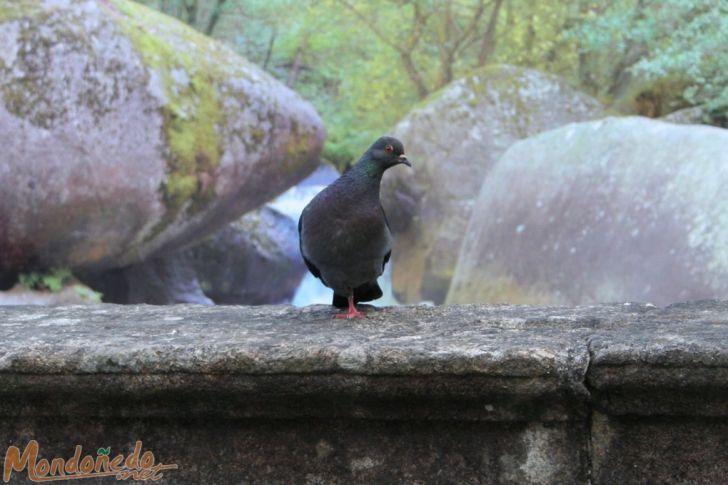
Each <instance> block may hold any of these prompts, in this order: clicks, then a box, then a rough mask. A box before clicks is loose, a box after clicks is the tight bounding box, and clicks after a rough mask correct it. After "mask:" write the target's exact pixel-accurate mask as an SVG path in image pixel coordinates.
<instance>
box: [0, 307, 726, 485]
mask: <svg viewBox="0 0 728 485" xmlns="http://www.w3.org/2000/svg"><path fill="white" fill-rule="evenodd" d="M368 313H369V318H368V319H367V320H363V321H341V320H332V319H331V310H330V309H329V307H325V306H313V307H307V308H304V309H298V308H293V307H288V306H268V307H223V306H217V307H198V306H170V307H153V306H143V305H142V306H114V305H103V306H98V307H81V306H76V307H61V308H46V307H4V308H0V339H1V340H0V341H2V343H3V345H2V347H0V440H1V441H0V442H1V443H3V449H2V450H0V451H1V452H2V453H3V455H2V456H3V457H5V450H6V449H7V447H9V446H16V447H18V448H19V450H20V451H21V452H22V451H23V450H24V449H25V446H26V444H27V443H28V442H29V441H30V440H36V441H37V442H38V444H39V448H40V453H39V456H38V459H39V460H40V459H41V458H46V459H48V460H49V461H50V460H52V459H53V458H55V457H61V458H64V459H69V458H71V457H72V455H73V454H74V447H75V445H81V446H82V447H83V451H82V455H81V456H83V455H85V454H87V453H88V454H89V455H91V456H92V457H97V454H98V453H101V452H102V450H98V449H99V448H106V447H109V448H110V456H111V457H114V456H116V455H118V454H122V455H125V456H128V455H130V454H133V453H132V450H133V448H134V446H135V443H136V441H137V440H140V441H142V442H143V449H144V450H149V451H152V452H153V453H154V456H155V458H156V460H157V463H159V462H161V463H165V464H176V465H177V466H178V468H177V469H174V470H167V471H165V472H164V474H163V477H162V479H161V480H160V482H159V483H184V484H186V483H209V484H212V483H222V484H224V483H325V484H329V483H397V482H403V483H457V484H468V483H534V484H542V483H543V484H548V483H559V484H561V483H596V484H611V483H623V484H629V483H719V482H721V481H722V480H724V478H725V477H726V476H728V302H699V303H690V304H682V305H673V306H671V307H668V308H664V309H661V308H656V307H654V306H650V305H638V304H615V305H602V306H591V307H579V308H556V307H552V308H545V307H544V308H537V307H526V306H483V305H463V306H444V307H425V306H417V307H399V308H387V309H375V308H370V309H369V310H368ZM96 450H98V452H97V451H96ZM28 480H29V478H28V473H27V471H20V472H19V471H12V474H11V483H26V482H27V483H29V482H28ZM114 481H115V480H114V479H113V477H106V478H89V479H86V480H84V483H110V482H114Z"/></svg>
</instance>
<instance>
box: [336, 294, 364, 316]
mask: <svg viewBox="0 0 728 485" xmlns="http://www.w3.org/2000/svg"><path fill="white" fill-rule="evenodd" d="M366 317H367V316H366V315H364V314H363V313H362V312H360V311H359V310H357V309H356V305H354V296H353V295H352V296H350V297H349V311H348V312H346V313H337V314H336V315H334V318H366Z"/></svg>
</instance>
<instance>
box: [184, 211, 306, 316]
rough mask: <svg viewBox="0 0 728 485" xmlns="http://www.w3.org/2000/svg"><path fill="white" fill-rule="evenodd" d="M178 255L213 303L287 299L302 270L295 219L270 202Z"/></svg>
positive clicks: (290, 296) (257, 302) (252, 303)
mask: <svg viewBox="0 0 728 485" xmlns="http://www.w3.org/2000/svg"><path fill="white" fill-rule="evenodd" d="M183 256H184V257H185V258H186V259H187V260H188V261H189V262H190V265H191V267H192V268H193V269H194V270H195V273H196V274H197V278H198V279H199V281H200V284H201V285H202V289H203V291H204V292H205V294H206V295H207V296H208V297H209V298H210V299H212V301H214V302H215V303H218V304H228V305H230V304H237V305H240V304H243V305H262V304H271V303H290V301H291V299H292V298H293V294H294V293H295V292H296V288H298V285H299V284H300V283H301V279H303V275H304V273H305V272H306V266H305V265H304V263H303V260H302V259H301V255H300V253H299V250H298V230H297V228H296V223H295V222H293V220H291V219H290V218H289V217H287V216H285V215H283V214H281V213H280V212H278V211H277V210H275V209H272V208H270V207H269V206H264V207H262V208H260V209H257V210H255V211H252V212H249V213H248V214H245V215H244V216H243V217H241V218H240V219H238V220H237V221H235V222H231V223H230V224H228V225H227V226H225V227H224V228H222V229H221V230H219V231H217V232H216V233H215V234H213V235H212V236H210V237H209V238H207V239H206V240H205V241H203V242H201V243H200V244H198V245H196V246H194V247H192V248H190V249H188V250H185V251H184V252H183Z"/></svg>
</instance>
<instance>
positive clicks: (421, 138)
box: [382, 65, 605, 303]
mask: <svg viewBox="0 0 728 485" xmlns="http://www.w3.org/2000/svg"><path fill="white" fill-rule="evenodd" d="M603 116H605V111H604V109H603V108H602V106H601V105H600V103H599V102H598V101H596V100H595V99H593V98H591V97H589V96H587V95H585V94H583V93H580V92H578V91H576V90H574V89H573V88H571V87H569V86H568V85H567V84H566V83H565V82H564V81H562V80H561V79H559V78H558V77H555V76H552V75H549V74H545V73H542V72H539V71H535V70H532V69H525V68H520V67H515V66H508V65H503V66H492V67H488V68H486V69H483V70H481V71H479V72H477V73H475V74H473V75H471V76H469V77H467V78H464V79H461V80H458V81H455V82H454V83H452V84H450V85H449V86H448V87H446V88H444V89H443V90H442V91H440V92H438V93H436V94H435V95H433V96H432V97H431V98H430V99H429V100H428V101H427V104H425V105H424V106H422V107H420V108H417V109H415V110H414V111H413V112H412V113H410V114H409V115H408V116H406V117H405V118H404V119H403V120H402V121H401V122H400V123H399V124H398V125H397V126H396V127H395V128H394V130H393V134H394V135H395V136H397V137H398V138H400V139H401V140H402V141H403V142H404V146H405V151H406V152H407V155H408V157H409V158H410V159H411V160H413V163H414V169H413V170H412V171H406V170H403V171H401V172H398V173H394V171H390V172H391V173H387V174H385V177H384V180H383V182H382V202H383V205H384V208H385V210H386V212H387V216H388V218H389V220H390V224H391V226H392V228H393V229H394V230H395V231H396V232H401V234H397V237H395V247H394V250H393V252H392V257H393V272H392V278H393V285H394V291H395V295H396V296H397V297H398V298H400V299H401V300H402V301H404V302H408V303H417V302H419V301H421V300H431V301H433V302H435V303H442V302H443V301H444V300H445V296H446V295H447V291H448V288H449V285H450V280H451V278H452V275H453V272H454V270H455V265H456V262H457V256H458V253H459V251H460V246H461V243H462V240H463V237H464V236H465V230H466V227H467V223H468V219H469V218H470V214H471V211H472V207H473V203H474V202H475V199H476V198H477V196H478V193H479V192H480V188H481V185H482V183H483V180H484V178H485V176H486V174H487V173H488V172H489V171H490V170H491V167H492V166H493V164H494V163H495V162H496V161H497V160H498V159H499V158H500V156H501V155H502V154H503V152H505V151H506V149H507V148H508V147H509V146H511V145H512V144H513V143H514V142H515V141H517V140H520V139H523V138H527V137H529V136H532V135H535V134H537V133H539V132H541V131H544V130H548V129H552V128H556V127H558V126H562V125H565V124H567V123H570V122H573V121H583V120H590V119H595V118H601V117H603Z"/></svg>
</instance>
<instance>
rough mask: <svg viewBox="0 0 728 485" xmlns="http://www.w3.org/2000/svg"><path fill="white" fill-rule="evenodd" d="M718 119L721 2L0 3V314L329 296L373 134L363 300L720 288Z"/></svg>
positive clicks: (724, 163) (681, 296)
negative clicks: (331, 217)
mask: <svg viewBox="0 0 728 485" xmlns="http://www.w3.org/2000/svg"><path fill="white" fill-rule="evenodd" d="M726 128H728V3H727V2H725V1H723V0H661V1H650V0H614V1H586V0H568V1H563V2H531V1H525V0H490V1H485V0H482V1H480V0H463V1H455V0H451V1H447V0H442V1H438V0H426V1H425V0H423V1H419V0H413V1H406V0H372V1H353V0H321V1H291V0H286V1H283V0H270V1H251V0H156V1H153V0H144V1H138V2H134V1H132V0H98V1H95V0H28V1H22V2H21V1H15V0H0V146H1V147H2V150H0V304H61V303H88V304H93V303H95V302H99V301H107V302H114V303H152V304H171V303H180V302H189V303H203V304H212V303H215V304H266V303H282V302H293V303H294V304H296V305H307V304H311V303H329V302H330V298H331V296H330V295H331V293H330V290H327V289H326V288H325V287H323V286H322V285H321V284H320V283H319V282H318V281H317V280H315V279H314V278H313V277H312V276H311V275H307V274H306V271H305V267H304V266H303V263H302V261H301V259H300V256H299V254H298V239H297V238H298V236H297V230H296V222H297V220H298V216H299V215H300V211H301V210H302V209H303V207H304V206H305V204H306V203H307V202H308V201H309V200H310V199H311V197H313V196H314V195H315V194H316V193H317V192H318V191H319V190H321V189H322V188H323V187H325V186H326V185H327V184H329V183H330V182H332V181H333V180H335V179H336V178H337V177H338V175H339V173H341V172H343V171H344V170H346V169H347V167H349V166H350V165H351V164H352V163H354V162H356V160H357V158H358V157H359V156H360V155H361V153H363V152H364V151H365V150H366V148H367V147H368V146H369V145H370V144H371V143H372V142H373V141H374V140H375V139H376V138H377V137H379V136H380V135H382V134H385V133H388V134H392V135H394V136H397V137H399V138H400V139H401V140H402V141H403V142H404V145H405V150H406V152H407V154H408V157H409V158H410V159H411V160H413V162H414V168H413V170H411V171H410V170H408V169H406V168H403V167H398V168H395V169H393V170H390V171H389V172H388V173H387V174H386V176H385V179H384V180H383V183H382V189H381V197H382V202H383V205H384V207H385V210H386V212H387V214H388V217H389V220H390V224H391V226H392V229H393V232H394V233H395V247H394V251H393V257H392V261H391V262H390V265H389V267H388V268H387V272H386V273H385V275H383V277H382V282H383V286H384V287H385V289H386V291H385V293H387V295H386V296H385V298H383V299H382V300H379V301H378V302H377V304H385V305H390V304H396V303H421V302H429V303H433V304H443V303H475V302H487V303H528V304H568V305H573V304H589V303H594V302H613V301H642V302H651V303H654V304H658V305H665V304H669V303H673V302H677V301H684V300H690V299H705V298H726V297H728V198H726V196H725V193H726V189H727V188H728V132H727V131H726Z"/></svg>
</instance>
